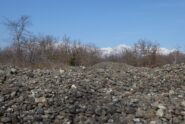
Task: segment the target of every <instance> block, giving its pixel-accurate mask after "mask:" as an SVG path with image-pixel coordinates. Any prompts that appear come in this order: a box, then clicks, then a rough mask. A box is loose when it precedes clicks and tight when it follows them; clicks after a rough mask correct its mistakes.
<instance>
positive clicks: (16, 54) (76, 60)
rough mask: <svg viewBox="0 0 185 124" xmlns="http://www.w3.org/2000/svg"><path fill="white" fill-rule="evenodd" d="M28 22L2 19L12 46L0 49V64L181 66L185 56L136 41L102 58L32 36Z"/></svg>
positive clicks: (72, 44)
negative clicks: (116, 63) (163, 51)
mask: <svg viewBox="0 0 185 124" xmlns="http://www.w3.org/2000/svg"><path fill="white" fill-rule="evenodd" d="M29 24H30V18H29V17H28V16H21V17H20V18H19V19H18V20H9V19H6V21H5V26H6V27H7V28H8V29H9V31H10V32H11V38H12V39H11V41H12V43H11V44H10V45H9V46H8V47H6V48H3V49H0V63H1V64H10V65H17V66H22V67H57V66H63V65H70V66H90V65H94V64H96V63H99V62H103V61H113V62H122V63H126V64H129V65H133V66H143V67H156V66H161V65H164V64H176V63H182V62H185V54H184V53H183V52H181V51H180V50H178V49H176V50H174V51H173V52H171V53H169V54H167V55H165V54H161V52H160V45H159V44H157V43H153V42H151V41H147V40H139V41H138V42H137V43H136V44H134V46H133V47H132V48H124V49H122V51H121V52H119V53H117V54H110V55H106V56H102V51H101V49H100V48H97V47H96V46H95V45H89V44H82V43H81V42H80V41H77V40H71V39H70V38H69V37H67V36H64V37H63V39H62V40H61V41H60V42H59V40H57V38H55V37H53V36H51V35H34V34H33V33H31V32H30V31H29V30H28V26H29Z"/></svg>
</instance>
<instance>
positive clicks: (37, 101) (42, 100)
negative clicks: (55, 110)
mask: <svg viewBox="0 0 185 124" xmlns="http://www.w3.org/2000/svg"><path fill="white" fill-rule="evenodd" d="M35 102H36V103H46V102H47V99H46V98H45V97H39V98H35Z"/></svg>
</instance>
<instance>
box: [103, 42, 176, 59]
mask: <svg viewBox="0 0 185 124" xmlns="http://www.w3.org/2000/svg"><path fill="white" fill-rule="evenodd" d="M131 48H132V47H131V46H128V45H125V44H120V45H118V46H116V47H104V48H100V50H101V52H102V56H106V55H115V54H119V53H121V52H123V51H124V50H125V49H131ZM174 51H175V49H167V48H159V53H160V54H163V55H168V54H169V53H171V52H174Z"/></svg>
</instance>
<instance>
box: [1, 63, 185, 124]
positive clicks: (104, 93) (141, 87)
mask: <svg viewBox="0 0 185 124" xmlns="http://www.w3.org/2000/svg"><path fill="white" fill-rule="evenodd" d="M3 123H7V124H11V123H12V124H23V123H25V124H32V123H33V124H50V123H53V124H185V64H176V65H165V66H162V67H160V68H159V67H158V68H153V69H150V68H144V67H133V66H129V65H126V64H120V63H112V62H104V63H99V64H96V65H94V66H91V67H83V66H81V67H68V68H63V69H59V68H58V69H35V70H31V69H28V68H18V67H13V66H0V124H3Z"/></svg>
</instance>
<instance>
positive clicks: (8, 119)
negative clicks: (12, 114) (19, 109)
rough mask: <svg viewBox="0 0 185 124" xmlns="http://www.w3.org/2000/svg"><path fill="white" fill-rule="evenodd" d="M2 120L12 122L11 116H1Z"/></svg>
mask: <svg viewBox="0 0 185 124" xmlns="http://www.w3.org/2000/svg"><path fill="white" fill-rule="evenodd" d="M1 122H4V123H8V122H11V118H9V117H2V118H1Z"/></svg>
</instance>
